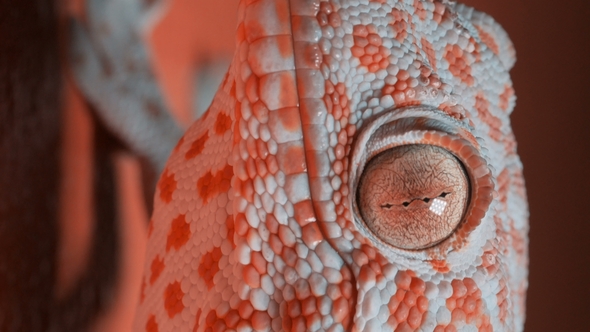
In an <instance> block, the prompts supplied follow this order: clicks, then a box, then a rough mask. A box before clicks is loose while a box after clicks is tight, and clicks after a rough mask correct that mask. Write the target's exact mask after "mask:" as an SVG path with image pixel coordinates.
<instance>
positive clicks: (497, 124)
mask: <svg viewBox="0 0 590 332" xmlns="http://www.w3.org/2000/svg"><path fill="white" fill-rule="evenodd" d="M489 106H490V103H489V102H488V101H487V99H486V98H485V97H484V95H483V94H481V93H479V94H478V95H477V96H475V109H477V114H478V116H479V118H480V119H481V120H482V121H483V122H484V123H485V124H487V125H488V126H489V127H490V131H489V135H490V138H492V139H493V140H495V141H497V142H499V141H501V140H502V131H501V130H500V129H501V127H502V121H501V120H500V119H499V118H498V117H496V116H494V115H492V113H490V111H489Z"/></svg>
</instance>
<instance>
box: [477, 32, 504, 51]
mask: <svg viewBox="0 0 590 332" xmlns="http://www.w3.org/2000/svg"><path fill="white" fill-rule="evenodd" d="M475 28H476V29H477V32H479V38H481V41H482V42H483V43H484V44H486V45H487V46H488V48H489V49H490V50H492V52H494V54H496V55H498V54H499V53H500V48H499V47H498V44H497V43H496V40H494V37H492V35H490V34H489V33H487V32H485V31H484V30H483V29H482V28H481V27H479V26H477V25H476V26H475Z"/></svg>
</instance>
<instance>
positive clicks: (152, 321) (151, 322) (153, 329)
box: [145, 315, 158, 332]
mask: <svg viewBox="0 0 590 332" xmlns="http://www.w3.org/2000/svg"><path fill="white" fill-rule="evenodd" d="M145 331H146V332H158V323H157V322H156V316H154V315H150V318H148V321H147V323H146V324H145Z"/></svg>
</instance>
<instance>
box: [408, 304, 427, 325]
mask: <svg viewBox="0 0 590 332" xmlns="http://www.w3.org/2000/svg"><path fill="white" fill-rule="evenodd" d="M423 318H424V315H423V314H422V312H420V310H418V308H416V307H412V308H411V309H410V313H409V315H408V319H407V320H406V323H408V325H410V327H411V328H412V330H415V329H417V328H418V327H420V325H421V324H422V320H423Z"/></svg>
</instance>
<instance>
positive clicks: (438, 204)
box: [357, 144, 470, 249]
mask: <svg viewBox="0 0 590 332" xmlns="http://www.w3.org/2000/svg"><path fill="white" fill-rule="evenodd" d="M357 191H358V192H357V199H358V202H357V205H358V208H359V212H360V214H361V216H362V218H363V220H364V221H365V223H366V225H367V226H368V228H369V229H370V230H371V231H372V232H373V233H374V234H375V235H377V236H378V237H379V238H381V239H382V240H383V241H385V242H386V243H389V244H390V245H392V246H395V247H398V248H401V249H423V248H427V247H430V246H433V245H435V244H437V243H439V242H441V241H442V240H444V239H445V238H447V237H448V236H449V235H451V234H452V233H453V231H454V230H455V229H456V228H457V226H458V225H459V223H460V222H461V220H462V219H463V217H464V215H465V212H466V210H467V206H468V200H469V196H470V195H469V180H468V175H467V174H466V172H465V169H464V167H463V165H462V164H461V162H460V161H459V160H458V159H457V158H456V157H455V156H454V155H452V154H451V153H449V152H448V151H446V150H445V149H443V148H440V147H437V146H433V145H426V144H410V145H402V146H397V147H394V148H391V149H388V150H385V151H383V152H381V153H379V154H378V155H376V156H375V157H373V158H372V159H370V160H369V161H368V163H367V165H366V167H365V169H364V171H363V173H362V175H361V177H360V182H359V185H358V187H357Z"/></svg>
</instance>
